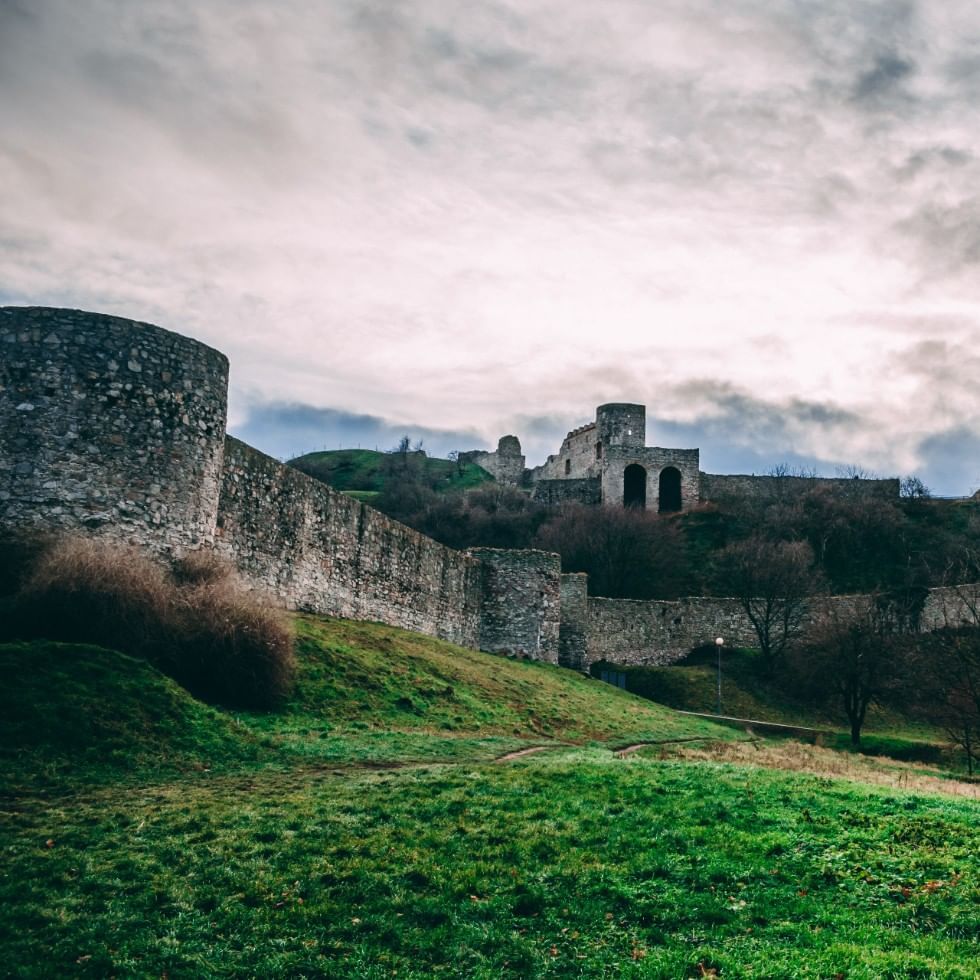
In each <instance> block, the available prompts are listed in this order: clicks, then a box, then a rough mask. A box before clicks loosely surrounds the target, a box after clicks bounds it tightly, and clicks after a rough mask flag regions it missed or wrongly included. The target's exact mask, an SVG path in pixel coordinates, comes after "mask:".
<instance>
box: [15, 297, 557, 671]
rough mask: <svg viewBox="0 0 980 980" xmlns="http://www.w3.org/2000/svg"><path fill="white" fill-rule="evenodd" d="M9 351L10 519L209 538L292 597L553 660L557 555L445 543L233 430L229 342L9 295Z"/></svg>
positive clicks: (134, 534) (286, 599)
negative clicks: (222, 347) (228, 428)
mask: <svg viewBox="0 0 980 980" xmlns="http://www.w3.org/2000/svg"><path fill="white" fill-rule="evenodd" d="M0 352H2V353H0V527H2V528H7V529H16V530H21V529H24V528H35V529H49V530H69V531H80V532H85V533H88V534H95V535H103V536H107V537H111V538H113V539H116V540H122V541H125V542H127V543H130V544H134V545H137V546H140V547H145V548H147V549H149V550H151V551H153V552H155V553H157V554H160V555H165V556H166V555H169V556H174V555H179V554H182V553H184V552H186V551H189V550H193V549H196V548H201V547H209V546H212V545H213V546H214V547H215V548H216V550H217V551H218V552H219V553H221V554H223V555H225V556H226V557H227V558H229V559H230V560H231V561H232V562H233V563H234V564H235V565H236V567H237V568H238V569H239V571H240V572H241V574H242V575H243V576H244V577H245V579H246V580H247V581H249V582H250V583H252V584H253V585H254V586H256V587H260V588H262V589H265V590H268V591H270V592H271V593H273V594H274V595H276V596H278V597H279V598H280V600H281V601H282V602H283V603H284V604H286V605H287V606H289V607H291V608H294V609H300V610H306V611H311V612H319V613H325V614H329V615H336V616H345V617H349V618H352V619H368V620H377V621H379V622H383V623H388V624H390V625H394V626H402V627H404V628H406V629H411V630H416V631H418V632H420V633H426V634H429V635H431V636H437V637H440V638H442V639H446V640H451V641H454V642H456V643H460V644H463V645H466V646H471V647H481V646H482V648H483V649H487V650H491V651H494V652H507V653H515V654H522V655H525V656H530V657H535V658H537V659H543V660H550V661H552V662H557V660H558V632H559V609H560V598H559V590H560V580H559V574H560V573H559V567H558V557H557V555H548V554H545V553H543V552H533V551H532V552H498V551H492V550H487V551H484V552H483V553H482V554H481V555H480V557H476V556H475V555H473V554H470V553H465V552H459V551H455V550H453V549H451V548H446V547H444V546H443V545H440V544H438V543H437V542H435V541H433V540H432V539H430V538H427V537H425V536H424V535H422V534H419V533H418V532H417V531H414V530H412V529H411V528H408V527H405V526H404V525H403V524H399V523H398V522H397V521H394V520H391V519H390V518H388V517H386V516H385V515H384V514H381V513H380V512H379V511H376V510H374V509H373V508H371V507H368V506H366V505H365V504H362V503H360V502H359V501H356V500H354V499H352V498H351V497H348V496H346V495H344V494H342V493H339V492H337V491H335V490H333V489H331V488H330V487H328V486H326V485H325V484H323V483H320V482H318V481H316V480H314V479H312V478H311V477H308V476H306V475H305V474H303V473H300V472H299V471H298V470H295V469H293V468H291V467H288V466H284V465H283V464H281V463H279V462H277V461H276V460H274V459H272V458H271V457H269V456H266V455H264V454H263V453H260V452H258V451H257V450H255V449H252V448H251V447H249V446H247V445H245V444H244V443H242V442H240V441H239V440H237V439H233V438H231V437H226V434H225V419H226V411H227V386H228V361H227V358H225V356H224V355H223V354H220V353H218V352H217V351H215V350H212V349H211V348H210V347H207V346H206V345H204V344H200V343H198V342H197V341H194V340H191V339H189V338H187V337H183V336H180V335H179V334H175V333H172V332H171V331H169V330H163V329H161V328H160V327H156V326H153V325H152V324H147V323H138V322H134V321H132V320H125V319H122V318H120V317H112V316H105V315H103V314H96V313H87V312H83V311H80V310H62V309H50V308H42V307H5V308H0Z"/></svg>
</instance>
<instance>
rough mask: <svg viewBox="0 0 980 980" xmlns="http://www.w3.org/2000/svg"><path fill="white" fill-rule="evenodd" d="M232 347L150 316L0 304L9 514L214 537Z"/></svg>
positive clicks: (151, 535)
mask: <svg viewBox="0 0 980 980" xmlns="http://www.w3.org/2000/svg"><path fill="white" fill-rule="evenodd" d="M227 386H228V360H227V358H226V357H225V356H224V355H223V354H219V353H218V352H217V351H216V350H212V349H211V348H210V347H207V346H205V345H204V344H200V343H198V342H197V341H194V340H189V339H188V338H186V337H182V336H180V335H179V334H176V333H171V332H170V331H169V330H162V329H161V328H160V327H154V326H152V325H150V324H147V323H134V322H133V321H131V320H123V319H121V318H119V317H114V316H104V315H101V314H97V313H84V312H82V311H80V310H59V309H48V308H43V307H4V308H2V309H0V525H6V526H8V527H9V526H14V527H35V528H48V529H59V528H60V529H77V528H85V529H87V530H90V531H98V532H99V533H102V534H108V535H111V536H114V537H116V538H121V539H123V540H127V541H132V542H134V543H139V544H142V545H145V546H148V547H150V548H152V549H154V550H158V551H159V550H173V549H180V548H194V547H199V546H201V545H203V544H207V543H209V542H210V541H211V539H212V535H213V533H214V523H215V515H216V512H217V506H218V491H219V488H220V483H221V456H222V450H223V445H224V437H225V411H226V402H227V399H226V391H227Z"/></svg>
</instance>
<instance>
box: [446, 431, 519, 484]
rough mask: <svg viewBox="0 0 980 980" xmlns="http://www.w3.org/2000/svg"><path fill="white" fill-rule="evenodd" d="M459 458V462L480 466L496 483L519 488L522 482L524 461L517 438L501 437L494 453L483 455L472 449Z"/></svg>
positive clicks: (479, 451)
mask: <svg viewBox="0 0 980 980" xmlns="http://www.w3.org/2000/svg"><path fill="white" fill-rule="evenodd" d="M459 458H460V461H461V462H464V463H475V464H476V465H477V466H481V467H482V468H483V469H485V470H486V471H487V472H488V473H489V474H490V475H491V476H492V477H493V478H494V479H495V480H496V481H497V482H498V483H503V484H505V485H507V486H513V487H519V486H520V485H521V484H522V483H523V482H524V470H525V468H526V467H525V464H526V460H525V458H524V454H523V453H522V452H521V442H520V440H519V439H518V438H517V436H501V437H500V439H499V440H498V442H497V449H496V452H492V453H485V452H482V451H481V450H479V449H473V450H470V451H469V452H464V453H460V454H459Z"/></svg>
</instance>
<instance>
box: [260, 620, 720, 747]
mask: <svg viewBox="0 0 980 980" xmlns="http://www.w3.org/2000/svg"><path fill="white" fill-rule="evenodd" d="M296 622H297V653H298V661H299V674H298V678H297V684H296V690H295V693H294V695H293V697H292V699H291V700H290V702H289V704H288V705H287V706H286V708H285V710H284V711H283V712H282V713H278V714H276V715H252V716H248V721H249V723H250V724H251V725H252V726H254V727H255V728H257V729H259V730H261V731H263V732H267V733H269V734H271V735H273V736H274V737H275V738H276V739H277V740H278V741H279V742H280V743H281V744H284V745H287V746H288V747H289V748H290V750H292V751H295V752H299V753H302V754H303V755H304V756H307V757H311V758H325V759H338V760H343V759H345V758H350V759H357V758H378V759H380V758H383V757H389V758H390V757H395V758H399V759H419V758H433V757H440V758H445V757H451V756H452V755H454V754H457V753H464V754H467V755H469V754H472V753H475V754H476V755H477V756H482V757H487V756H492V755H494V754H501V753H503V752H505V751H508V750H509V749H512V748H519V747H521V746H523V745H527V744H528V743H529V742H531V743H534V744H541V743H542V742H547V741H549V740H552V739H556V740H561V741H570V742H576V743H583V742H589V741H609V740H612V741H616V742H619V743H625V742H627V741H630V740H633V741H640V740H645V739H651V740H653V739H678V738H696V737H708V738H717V737H722V738H727V737H731V733H729V732H726V731H725V730H723V729H720V728H718V727H716V726H714V725H711V724H709V723H706V722H703V721H700V720H699V719H693V718H684V717H683V716H680V715H677V714H675V713H674V712H672V711H669V710H667V709H664V708H662V707H660V706H659V705H653V704H650V703H648V702H645V701H643V700H641V699H640V698H636V697H633V696H630V695H627V694H624V693H622V692H620V691H616V690H614V689H612V688H610V687H609V686H608V685H600V684H598V683H597V682H595V681H592V680H588V679H586V678H584V677H581V676H580V675H578V674H576V673H573V672H572V671H567V670H560V669H558V668H555V667H550V666H547V665H545V664H538V663H532V662H527V661H516V660H507V659H505V658H503V657H496V656H492V655H490V654H486V653H478V652H477V651H474V650H466V649H464V648H462V647H457V646H454V645H453V644H450V643H443V642H441V641H439V640H433V639H431V638H429V637H424V636H419V635H417V634H413V633H407V632H405V631H404V630H399V629H395V628H393V627H389V626H382V625H380V624H377V623H356V622H351V621H349V620H340V619H327V618H322V617H313V616H301V617H297V620H296ZM433 735H439V736H442V737H441V738H440V739H438V740H435V739H433V738H432V736H433ZM433 753H436V755H434V754H433Z"/></svg>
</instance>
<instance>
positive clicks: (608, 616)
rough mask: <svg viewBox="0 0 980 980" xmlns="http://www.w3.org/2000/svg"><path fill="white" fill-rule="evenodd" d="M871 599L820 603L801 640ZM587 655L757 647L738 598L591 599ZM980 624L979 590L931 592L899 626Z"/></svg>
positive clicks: (810, 610) (588, 660) (589, 659)
mask: <svg viewBox="0 0 980 980" xmlns="http://www.w3.org/2000/svg"><path fill="white" fill-rule="evenodd" d="M872 601H873V600H872V598H871V597H870V596H868V595H840V596H815V597H814V598H813V599H812V600H811V601H810V602H809V604H808V606H807V609H806V612H805V614H804V617H803V623H802V634H803V635H804V636H805V635H806V633H807V631H808V630H814V629H816V628H818V627H819V626H820V625H821V624H823V623H825V622H827V621H828V620H831V619H836V620H838V621H846V620H847V619H849V618H855V617H856V616H858V615H859V614H861V613H862V612H866V611H867V610H868V608H869V606H870V604H871V602H872ZM587 607H588V612H587V616H586V627H585V633H586V638H585V650H586V654H585V657H584V659H583V660H582V662H581V664H576V666H581V667H583V668H584V667H588V666H589V665H590V664H593V663H596V662H598V661H609V662H610V663H616V664H624V665H627V666H636V667H640V666H646V667H655V666H664V665H667V664H672V663H676V662H677V661H678V660H681V659H682V658H683V657H685V656H686V655H687V654H688V653H690V652H691V651H692V650H695V649H697V648H698V647H703V646H709V645H713V644H714V641H715V638H716V637H719V636H720V637H722V638H723V639H724V640H725V643H726V645H728V646H731V647H754V646H757V645H758V640H757V638H756V634H755V631H754V629H753V627H752V624H751V622H749V618H748V616H747V615H746V613H745V610H744V609H743V608H742V606H741V604H740V603H739V601H738V600H737V599H732V598H724V597H718V596H698V597H695V596H691V597H687V598H684V599H677V600H673V601H661V600H656V599H649V600H636V599H603V598H598V597H593V596H589V597H588V599H587ZM978 624H980V586H978V585H968V586H951V587H946V588H936V589H929V590H928V591H927V592H926V594H925V596H924V597H923V601H922V605H921V608H920V609H918V610H917V612H916V615H915V617H914V621H912V622H907V623H903V624H902V625H903V626H904V627H905V628H907V629H911V630H912V631H918V632H929V631H931V630H937V629H942V628H943V627H946V626H976V625H978Z"/></svg>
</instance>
